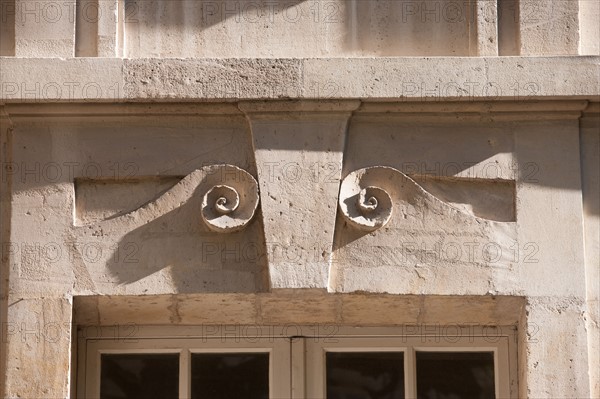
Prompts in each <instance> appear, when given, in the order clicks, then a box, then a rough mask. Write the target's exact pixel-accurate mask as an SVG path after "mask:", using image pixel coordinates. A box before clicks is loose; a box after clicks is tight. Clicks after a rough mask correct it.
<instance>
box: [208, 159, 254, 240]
mask: <svg viewBox="0 0 600 399" xmlns="http://www.w3.org/2000/svg"><path fill="white" fill-rule="evenodd" d="M211 169H212V170H211V171H210V173H209V174H208V177H207V180H208V181H207V185H208V186H209V187H210V188H209V189H208V190H207V191H206V193H205V194H204V197H203V198H202V219H203V220H204V223H205V224H206V226H207V227H208V228H209V229H210V230H212V231H215V232H219V233H232V232H235V231H239V230H241V229H242V228H244V227H245V226H246V225H247V224H248V223H249V222H250V221H251V220H252V218H253V217H254V214H255V213H256V209H257V207H258V199H259V197H258V183H257V182H256V180H255V179H254V177H253V176H252V175H251V174H249V173H248V172H246V171H245V170H243V169H240V168H238V167H236V166H232V165H215V166H211Z"/></svg>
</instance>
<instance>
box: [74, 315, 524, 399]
mask: <svg viewBox="0 0 600 399" xmlns="http://www.w3.org/2000/svg"><path fill="white" fill-rule="evenodd" d="M97 328H100V330H95V331H101V327H97ZM107 328H109V327H107ZM488 328H490V327H488ZM494 328H495V329H497V330H498V331H499V332H498V333H494V334H489V331H488V333H486V329H485V328H475V327H469V328H468V329H467V330H466V331H468V333H465V330H463V331H462V332H459V333H454V334H440V331H439V329H438V330H435V329H431V328H430V329H425V328H424V329H414V328H410V329H406V328H399V327H360V328H356V327H340V326H277V327H274V326H260V327H259V326H222V327H214V326H139V327H137V330H136V334H135V336H134V337H126V338H124V337H116V336H113V335H110V334H104V336H102V333H100V334H95V335H93V334H87V336H85V335H82V334H80V337H79V340H78V347H79V351H78V357H77V361H78V363H79V367H78V369H77V370H78V375H77V381H78V384H77V396H78V397H81V398H84V397H85V398H98V397H99V394H100V356H101V354H103V353H179V354H180V379H179V389H180V391H179V394H180V397H181V398H189V397H190V383H191V382H190V380H191V354H193V353H243V352H266V353H269V354H270V362H269V391H270V397H272V398H288V397H291V398H292V399H301V398H305V397H309V398H324V397H325V394H326V386H325V382H326V379H325V366H326V365H325V353H326V352H327V351H342V352H343V351H346V352H361V351H364V352H381V351H394V352H399V351H400V352H404V372H405V386H406V397H407V398H415V397H416V378H417V376H416V356H415V352H416V351H430V352H432V351H435V352H441V351H448V352H493V353H494V378H495V389H496V397H497V398H516V397H517V396H518V395H517V376H516V365H517V351H516V341H515V337H516V334H515V328H514V327H511V326H509V327H494ZM428 331H429V332H428ZM423 332H425V333H423Z"/></svg>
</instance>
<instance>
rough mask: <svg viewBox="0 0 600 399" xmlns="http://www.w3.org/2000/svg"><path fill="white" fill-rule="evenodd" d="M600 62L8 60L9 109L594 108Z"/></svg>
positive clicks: (3, 62) (1, 66)
mask: <svg viewBox="0 0 600 399" xmlns="http://www.w3.org/2000/svg"><path fill="white" fill-rule="evenodd" d="M599 71H600V61H599V58H598V57H558V58H557V57H535V58H533V57H532V58H513V57H489V58H460V57H459V58H444V57H439V58H437V57H436V58H419V57H414V58H320V59H317V58H315V59H268V58H265V59H185V60H184V59H134V60H122V59H114V58H113V59H106V60H105V59H94V58H81V59H66V60H61V59H29V58H28V59H23V60H19V59H16V58H0V77H1V78H2V79H1V81H2V85H1V87H0V99H1V100H2V101H5V102H22V101H25V102H38V103H39V102H58V101H61V102H64V101H80V102H81V101H83V102H96V101H108V100H110V101H116V102H124V101H146V102H148V101H150V102H156V101H170V102H178V101H189V100H213V101H217V100H233V99H237V100H259V99H287V98H291V99H294V98H298V99H371V100H378V99H379V100H396V101H397V100H398V99H401V100H404V99H406V100H412V101H434V100H438V101H441V100H444V99H445V100H460V101H472V100H488V101H489V100H492V101H495V100H501V99H503V100H512V101H515V100H516V101H524V100H527V99H530V100H531V99H536V98H546V99H559V98H563V99H564V98H571V99H590V100H593V99H595V98H597V96H598V95H599V94H600V83H599V80H598V73H599Z"/></svg>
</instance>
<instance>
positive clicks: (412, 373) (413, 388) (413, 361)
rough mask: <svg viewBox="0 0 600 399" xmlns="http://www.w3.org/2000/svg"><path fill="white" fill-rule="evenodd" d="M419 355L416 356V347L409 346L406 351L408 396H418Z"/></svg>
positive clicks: (405, 376) (412, 398)
mask: <svg viewBox="0 0 600 399" xmlns="http://www.w3.org/2000/svg"><path fill="white" fill-rule="evenodd" d="M416 371H417V357H416V356H415V347H414V346H407V347H406V352H404V378H405V381H406V382H405V383H406V398H407V399H415V398H416V397H417V373H416Z"/></svg>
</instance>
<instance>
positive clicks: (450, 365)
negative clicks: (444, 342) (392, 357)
mask: <svg viewBox="0 0 600 399" xmlns="http://www.w3.org/2000/svg"><path fill="white" fill-rule="evenodd" d="M416 355H417V398H418V399H439V398H445V399H459V398H472V399H491V398H494V397H495V395H496V394H495V386H494V385H495V383H494V353H493V352H417V354H416Z"/></svg>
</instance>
